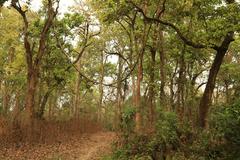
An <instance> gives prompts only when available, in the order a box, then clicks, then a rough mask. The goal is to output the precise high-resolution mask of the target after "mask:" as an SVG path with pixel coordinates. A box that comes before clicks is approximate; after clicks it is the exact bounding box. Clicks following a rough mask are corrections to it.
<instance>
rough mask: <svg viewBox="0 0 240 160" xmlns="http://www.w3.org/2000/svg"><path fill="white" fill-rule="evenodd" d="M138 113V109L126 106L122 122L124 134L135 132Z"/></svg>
mask: <svg viewBox="0 0 240 160" xmlns="http://www.w3.org/2000/svg"><path fill="white" fill-rule="evenodd" d="M135 113H136V109H135V108H134V107H132V106H126V107H124V110H123V113H122V122H121V128H122V130H123V132H124V133H127V134H129V133H131V132H133V129H134V126H135V123H134V116H135Z"/></svg>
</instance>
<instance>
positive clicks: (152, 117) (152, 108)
mask: <svg viewBox="0 0 240 160" xmlns="http://www.w3.org/2000/svg"><path fill="white" fill-rule="evenodd" d="M155 64H156V48H152V49H151V64H149V70H150V73H149V75H150V81H149V91H148V105H149V122H150V124H151V126H152V125H153V124H154V121H155V112H156V108H155V107H156V104H155Z"/></svg>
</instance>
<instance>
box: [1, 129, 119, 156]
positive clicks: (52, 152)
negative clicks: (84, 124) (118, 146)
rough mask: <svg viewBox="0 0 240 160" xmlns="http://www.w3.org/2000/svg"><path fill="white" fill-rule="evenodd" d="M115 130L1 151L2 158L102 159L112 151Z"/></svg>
mask: <svg viewBox="0 0 240 160" xmlns="http://www.w3.org/2000/svg"><path fill="white" fill-rule="evenodd" d="M69 139H70V137H69ZM114 139H115V134H114V133H113V132H103V131H101V132H97V133H92V134H84V135H82V136H81V137H78V138H77V137H76V138H72V139H70V140H69V141H67V142H61V143H58V144H52V145H46V144H45V145H36V146H28V145H26V146H21V147H19V148H10V149H6V150H1V151H0V159H1V160H100V159H101V158H102V157H103V156H104V155H106V154H109V153H110V152H111V144H112V142H113V140H114Z"/></svg>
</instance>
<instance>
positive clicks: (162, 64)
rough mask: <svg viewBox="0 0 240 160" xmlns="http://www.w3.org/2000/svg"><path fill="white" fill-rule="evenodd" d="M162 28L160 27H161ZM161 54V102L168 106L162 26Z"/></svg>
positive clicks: (160, 37) (160, 36)
mask: <svg viewBox="0 0 240 160" xmlns="http://www.w3.org/2000/svg"><path fill="white" fill-rule="evenodd" d="M159 28H160V27H159ZM159 55H160V81H161V84H160V104H161V105H162V106H163V107H166V106H165V105H166V101H167V100H166V94H165V84H166V67H165V59H166V57H165V52H164V38H163V31H162V29H161V28H160V32H159Z"/></svg>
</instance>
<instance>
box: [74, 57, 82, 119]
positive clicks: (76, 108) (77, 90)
mask: <svg viewBox="0 0 240 160" xmlns="http://www.w3.org/2000/svg"><path fill="white" fill-rule="evenodd" d="M77 69H78V71H80V70H81V60H80V59H79V60H78V62H77ZM76 76H77V79H76V82H75V99H74V106H73V107H74V108H73V115H74V117H75V118H79V117H78V116H79V113H78V112H79V106H80V84H81V74H80V73H79V72H76Z"/></svg>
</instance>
